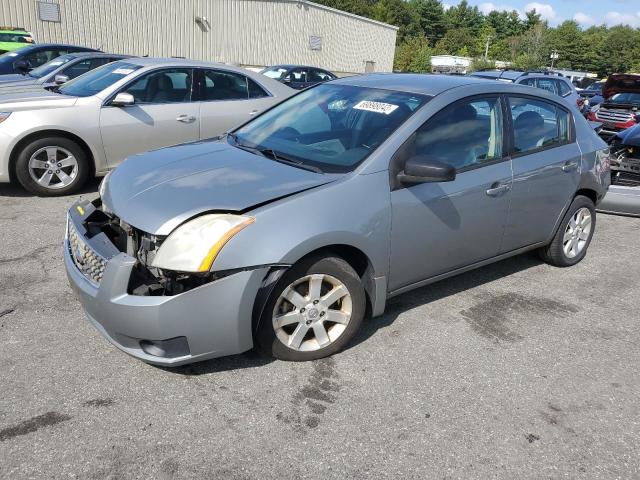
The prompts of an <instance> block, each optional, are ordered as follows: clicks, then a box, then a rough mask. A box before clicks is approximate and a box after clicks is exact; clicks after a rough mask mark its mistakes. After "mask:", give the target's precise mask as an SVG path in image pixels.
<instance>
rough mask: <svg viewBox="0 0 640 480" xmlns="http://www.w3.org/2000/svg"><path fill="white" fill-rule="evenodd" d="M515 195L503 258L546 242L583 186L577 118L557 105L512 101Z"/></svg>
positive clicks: (531, 99) (536, 100) (530, 99)
mask: <svg viewBox="0 0 640 480" xmlns="http://www.w3.org/2000/svg"><path fill="white" fill-rule="evenodd" d="M508 104H509V111H510V115H509V118H508V120H510V131H511V147H510V149H511V157H512V160H511V163H512V165H513V191H512V193H511V208H510V211H509V219H508V221H507V226H506V229H505V236H504V241H503V246H502V251H503V252H508V251H511V250H515V249H518V248H521V247H525V246H528V245H532V244H535V243H539V242H544V241H546V240H548V239H549V238H550V237H551V234H552V233H553V231H554V227H555V225H556V222H557V220H558V218H559V217H560V215H561V214H562V213H563V211H564V209H565V208H566V207H567V205H568V204H569V202H570V201H571V199H572V198H573V196H574V194H575V192H576V190H577V188H578V184H579V181H580V160H581V153H580V149H579V148H578V144H577V143H576V142H575V134H574V132H573V128H572V123H573V119H572V117H571V113H570V112H569V111H568V110H566V109H565V108H564V107H562V106H560V105H559V104H556V103H554V102H550V101H546V100H541V99H539V98H535V97H527V96H509V99H508Z"/></svg>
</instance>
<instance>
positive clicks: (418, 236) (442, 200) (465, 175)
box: [389, 96, 512, 291]
mask: <svg viewBox="0 0 640 480" xmlns="http://www.w3.org/2000/svg"><path fill="white" fill-rule="evenodd" d="M503 117H504V109H503V108H502V101H501V99H500V98H499V97H498V96H479V97H473V98H471V99H466V100H462V101H459V102H456V103H454V104H453V105H450V106H448V107H446V108H445V109H443V110H441V111H440V112H439V113H437V114H435V115H434V116H433V117H431V119H429V120H428V121H427V122H426V123H425V124H424V125H423V126H422V127H420V128H419V129H418V130H417V131H416V132H415V134H414V137H413V139H412V140H409V142H412V143H409V144H408V147H406V146H403V147H401V150H400V151H399V153H400V152H403V151H404V150H403V149H405V148H407V149H408V151H409V152H410V153H407V154H404V153H403V156H404V155H406V157H407V158H411V157H412V156H414V155H425V156H429V157H432V158H434V159H436V160H439V161H441V162H444V163H447V164H449V165H452V166H453V167H455V168H456V172H457V175H456V178H455V180H454V181H451V182H434V183H423V184H419V185H413V186H402V185H395V186H394V187H393V188H392V192H391V207H392V225H393V228H392V231H391V261H390V268H391V273H390V278H389V289H390V290H392V291H393V290H397V289H399V288H402V287H404V286H407V285H410V284H413V283H416V282H419V281H421V280H424V279H427V278H432V277H434V276H437V275H439V274H443V273H446V272H449V271H452V270H455V269H458V268H461V267H465V266H468V265H471V264H474V263H476V262H479V261H482V260H485V259H488V258H491V257H494V256H496V255H497V254H498V251H499V250H500V244H501V242H502V236H503V231H504V226H505V222H506V220H507V214H508V210H509V201H510V198H511V192H510V190H511V179H512V177H511V164H510V162H509V158H508V156H506V155H504V149H503V139H504V133H505V131H506V130H505V126H504V118H503ZM405 145H407V144H405ZM394 168H397V169H399V170H402V169H403V166H402V165H398V166H397V167H394Z"/></svg>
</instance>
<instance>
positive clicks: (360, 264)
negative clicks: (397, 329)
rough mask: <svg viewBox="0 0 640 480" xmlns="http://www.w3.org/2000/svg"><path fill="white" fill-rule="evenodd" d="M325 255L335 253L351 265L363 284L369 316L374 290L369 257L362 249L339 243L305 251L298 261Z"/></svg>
mask: <svg viewBox="0 0 640 480" xmlns="http://www.w3.org/2000/svg"><path fill="white" fill-rule="evenodd" d="M327 255H335V256H337V257H340V258H342V259H343V260H344V261H345V262H347V263H348V264H349V265H351V268H353V269H354V270H355V271H356V273H357V274H358V276H359V277H360V278H361V279H362V284H363V285H364V290H365V293H366V298H367V311H366V312H365V315H366V316H370V315H371V312H372V311H373V294H374V292H375V290H374V285H373V271H374V270H373V266H372V265H371V262H370V261H369V257H367V255H366V254H365V253H364V252H363V251H362V250H360V249H358V248H356V247H353V246H351V245H344V244H340V245H328V246H326V247H322V248H318V249H317V250H313V251H312V252H309V253H307V254H306V255H305V256H304V257H302V258H300V259H299V260H298V262H299V261H300V260H303V259H305V258H308V257H311V256H327ZM296 263H297V262H296Z"/></svg>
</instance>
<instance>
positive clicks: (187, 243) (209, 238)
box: [151, 214, 255, 272]
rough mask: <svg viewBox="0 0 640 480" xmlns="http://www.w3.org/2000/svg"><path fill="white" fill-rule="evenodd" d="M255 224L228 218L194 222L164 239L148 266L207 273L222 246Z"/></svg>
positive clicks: (217, 216)
mask: <svg viewBox="0 0 640 480" xmlns="http://www.w3.org/2000/svg"><path fill="white" fill-rule="evenodd" d="M254 221H255V218H253V217H246V216H243V215H229V214H211V215H202V216H201V217H197V218H194V219H193V220H191V221H189V222H187V223H185V224H184V225H182V226H180V227H178V228H176V229H175V230H174V231H173V232H172V233H171V234H170V235H169V236H168V237H167V239H166V240H165V241H164V242H163V243H162V245H161V246H160V248H159V249H158V252H157V253H156V256H155V258H154V259H153V262H152V263H151V266H153V267H157V268H162V269H167V270H178V271H181V272H208V271H209V270H210V269H211V265H213V261H214V260H215V259H216V256H217V255H218V253H219V252H220V250H221V249H222V247H224V245H225V243H227V242H228V241H229V239H231V237H233V236H234V235H235V234H236V233H238V232H239V231H240V230H242V229H243V228H244V227H246V226H247V225H251V224H252V223H253V222H254Z"/></svg>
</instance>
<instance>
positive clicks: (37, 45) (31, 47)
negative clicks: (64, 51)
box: [13, 43, 99, 53]
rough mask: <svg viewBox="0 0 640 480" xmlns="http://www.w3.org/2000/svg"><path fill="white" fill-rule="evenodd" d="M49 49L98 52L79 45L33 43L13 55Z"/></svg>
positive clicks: (15, 51)
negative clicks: (74, 49)
mask: <svg viewBox="0 0 640 480" xmlns="http://www.w3.org/2000/svg"><path fill="white" fill-rule="evenodd" d="M51 47H62V48H82V49H84V50H85V51H95V52H98V51H99V50H97V49H95V48H91V47H81V46H79V45H69V44H66V43H34V44H33V45H26V46H24V47H22V48H19V49H17V50H14V51H13V53H21V52H27V51H31V50H43V49H47V48H51Z"/></svg>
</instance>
